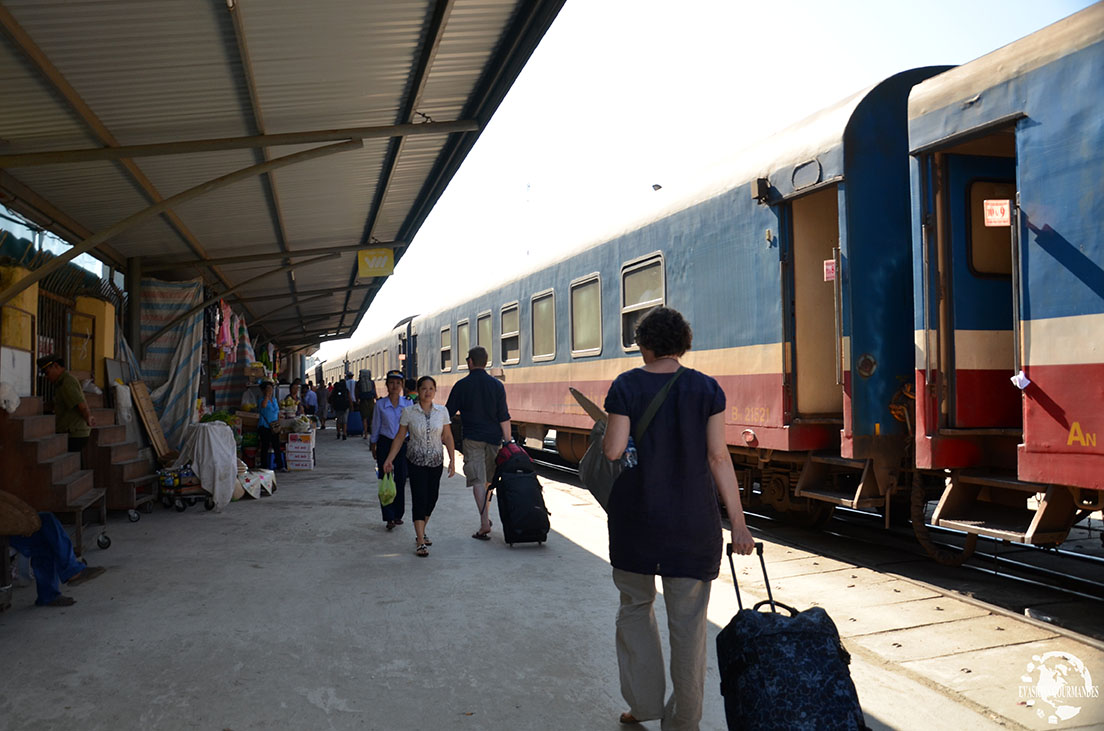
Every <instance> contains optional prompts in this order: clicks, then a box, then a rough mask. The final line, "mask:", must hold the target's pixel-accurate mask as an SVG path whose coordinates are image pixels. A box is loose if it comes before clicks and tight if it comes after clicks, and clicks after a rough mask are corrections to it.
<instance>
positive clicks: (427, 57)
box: [0, 0, 476, 325]
mask: <svg viewBox="0 0 1104 731" xmlns="http://www.w3.org/2000/svg"><path fill="white" fill-rule="evenodd" d="M453 4H454V0H437V2H435V3H434V6H433V14H432V15H431V16H430V18H429V24H428V25H427V27H426V36H425V37H426V43H425V45H424V46H422V52H421V54H420V55H419V56H418V65H417V66H416V67H415V69H414V75H413V77H412V83H411V85H410V90H409V93H407V95H406V99H405V100H403V106H402V108H401V109H400V110H399V115H398V123H399V125H403V124H406V123H409V122H410V120H411V119H412V118H413V116H414V112H415V110H416V109H417V108H418V102H419V101H420V100H421V98H422V93H423V92H424V91H425V85H426V82H427V81H428V80H429V70H430V69H431V68H432V67H433V59H434V58H436V57H437V49H438V48H439V47H440V46H441V38H442V37H444V34H445V26H446V25H448V19H449V16H450V15H451V14H452V7H453ZM456 131H457V132H474V131H476V130H456ZM403 143H404V138H402V137H399V138H397V139H393V140H391V144H390V149H389V150H388V151H387V158H386V159H385V161H384V163H383V170H382V171H381V172H380V179H379V183H377V184H376V193H375V195H374V196H372V206H371V208H369V209H368V220H367V221H366V222H365V226H364V234H363V236H362V241H364V242H368V241H370V240H371V238H372V230H373V229H374V228H375V227H376V220H377V219H378V218H379V214H380V211H381V210H383V202H384V200H386V198H387V193H388V190H389V189H390V188H391V181H392V179H394V177H395V168H396V167H397V166H398V163H399V156H400V155H402V148H403ZM0 165H2V163H0ZM356 276H357V270H356V267H354V268H353V273H352V276H351V277H350V282H349V283H350V284H352V283H353V282H354V281H356ZM351 296H352V293H349V294H347V295H345V308H346V309H348V308H349V300H350V298H351ZM364 309H367V307H365V308H364ZM355 319H356V320H357V322H359V321H360V318H359V317H357V318H355ZM340 324H341V325H344V324H345V317H344V315H343V316H342V317H341V323H340Z"/></svg>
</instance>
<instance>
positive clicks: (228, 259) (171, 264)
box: [143, 241, 406, 291]
mask: <svg viewBox="0 0 1104 731" xmlns="http://www.w3.org/2000/svg"><path fill="white" fill-rule="evenodd" d="M372 246H373V247H380V248H392V249H397V248H399V247H401V246H406V244H405V243H404V242H401V241H390V242H386V243H382V244H372ZM363 248H365V245H364V244H346V245H344V246H324V247H321V248H318V249H300V250H297V251H282V252H269V253H267V254H242V255H240V256H223V257H215V258H211V259H175V260H167V261H157V260H150V259H144V260H143V264H144V266H145V267H146V269H148V270H150V271H160V270H164V269H177V268H179V267H204V266H207V265H209V264H249V263H251V262H255V261H267V260H270V259H291V258H294V257H304V256H316V255H318V254H347V253H349V252H353V251H360V250H361V249H363ZM331 291H335V290H331Z"/></svg>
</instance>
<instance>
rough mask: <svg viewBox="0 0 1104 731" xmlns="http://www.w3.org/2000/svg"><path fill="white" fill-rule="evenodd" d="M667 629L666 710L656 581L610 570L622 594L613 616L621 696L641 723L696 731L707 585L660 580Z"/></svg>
mask: <svg viewBox="0 0 1104 731" xmlns="http://www.w3.org/2000/svg"><path fill="white" fill-rule="evenodd" d="M662 581H663V602H664V605H665V606H666V608H667V629H668V632H669V634H670V638H671V684H672V686H674V687H673V689H672V692H671V697H670V698H669V699H668V700H667V702H666V704H665V703H664V701H663V698H664V695H665V694H666V678H665V677H664V672H663V647H662V645H661V643H660V639H659V628H658V627H657V626H656V620H655V611H654V609H653V604H654V602H655V595H656V582H655V576H653V575H651V574H636V573H632V572H630V571H622V570H620V569H614V570H613V583H614V584H615V585H616V586H617V588H618V589H619V590H620V592H621V607H620V609H619V610H618V611H617V664H618V665H619V667H620V669H621V695H623V696H624V697H625V700H626V701H627V702H628V704H629V712H630V713H631V714H632V715H633V716H635V717H636V718H637V719H639V720H641V721H650V720H652V719H656V718H659V719H662V721H661V723H660V728H661V729H664V731H696V730H697V728H698V723H699V722H700V721H701V715H702V698H703V694H704V692H705V669H706V662H707V655H706V608H707V607H708V606H709V588H710V582H708V581H699V580H697V579H687V578H679V579H673V578H665V577H663V578H662Z"/></svg>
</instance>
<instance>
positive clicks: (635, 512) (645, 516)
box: [603, 307, 754, 731]
mask: <svg viewBox="0 0 1104 731" xmlns="http://www.w3.org/2000/svg"><path fill="white" fill-rule="evenodd" d="M692 338H693V333H692V331H691V329H690V325H689V323H687V322H686V320H685V319H684V318H683V316H682V315H681V314H680V313H679V312H677V311H676V310H673V309H670V308H667V307H657V308H655V309H653V310H652V311H651V312H649V313H648V314H647V315H646V316H645V317H644V318H643V319H642V320H641V321H640V323H639V324H638V325H637V328H636V343H637V345H639V346H640V354H641V356H643V359H644V366H643V367H642V368H635V369H633V370H631V371H626V372H625V373H622V374H621V375H620V376H618V377H617V379H616V380H615V381H614V382H613V385H612V386H611V387H610V390H609V393H608V394H607V396H606V403H605V407H606V411H607V412H609V422H608V426H607V429H606V436H605V441H604V442H603V452H604V453H605V456H606V457H607V458H608V459H610V460H618V459H623V457H624V458H625V459H623V464H625V465H626V466H627V467H628V468H627V469H624V470H623V471H622V472H621V474H620V476H618V478H617V481H616V482H615V483H614V485H613V490H612V492H611V493H610V500H609V553H610V563H611V564H612V565H613V582H614V584H615V585H616V586H617V588H618V590H619V591H620V592H621V606H620V609H619V610H618V613H617V661H618V665H619V667H620V670H621V693H622V695H623V696H624V698H625V700H626V701H627V702H628V704H629V710H628V711H627V712H625V713H622V714H621V722H622V723H625V724H632V723H638V722H641V721H649V720H652V719H661V722H660V728H661V729H664V730H665V731H675V730H679V731H692V730H695V729H697V728H698V724H699V722H700V721H701V715H702V698H703V694H704V688H705V672H706V663H707V654H706V608H707V607H708V604H709V588H710V582H712V581H713V579H715V578H717V574H718V571H719V567H720V562H721V544H722V534H721V517H720V512H719V510H718V508H717V493H718V492H719V493H720V496H721V500H722V501H723V502H724V505H725V510H726V511H727V512H728V516H729V519H730V521H731V523H732V543H733V544H734V545H735V548H736V551H738V552H739V553H741V554H750V553H751V552H752V550H753V548H754V541H753V539H752V537H751V533H750V532H749V531H748V529H747V526H746V525H745V523H744V512H743V508H742V506H741V505H740V494H739V488H738V487H737V483H736V473H735V470H734V469H733V467H732V458H731V457H730V456H729V453H728V447H727V445H726V444H725V437H724V411H725V395H724V392H723V391H722V390H721V387H720V386H719V385H718V384H717V382H716V381H715V380H714V379H713V378H710V377H709V376H707V375H705V374H704V373H700V372H698V371H695V370H692V369H687V368H684V367H682V365H681V364H680V363H679V358H680V357H681V356H682V355H683V354H684V353H685V352H686V351H687V350H689V349H690V344H691V340H692ZM649 411H651V412H652V414H653V417H652V419H651V421H650V422H647V423H648V424H649V426H648V429H647V430H646V431H645V432H643V433H642V434H641V435H640V440H639V442H638V443H635V442H631V441H630V433H631V431H632V429H633V428H634V426H635V425H636V424H637V423H638V422H641V421H646V420H645V418H644V416H645V413H646V412H649ZM626 452H627V453H628V454H626ZM633 464H635V466H632V465H633ZM714 485H716V487H714ZM657 575H658V576H659V577H660V578H661V579H662V581H663V600H664V603H665V605H666V608H667V626H668V629H669V630H670V640H671V648H670V650H671V684H672V686H673V688H672V693H671V696H670V698H669V699H667V700H666V702H665V699H664V696H665V694H666V687H665V686H666V680H665V678H664V671H663V648H662V646H661V643H660V637H659V630H658V628H657V627H656V620H655V612H654V608H653V603H654V601H655V594H656V576H657Z"/></svg>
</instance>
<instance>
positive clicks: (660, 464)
mask: <svg viewBox="0 0 1104 731" xmlns="http://www.w3.org/2000/svg"><path fill="white" fill-rule="evenodd" d="M672 375H673V374H671V373H649V372H648V371H645V370H643V369H641V368H636V369H634V370H631V371H627V372H625V373H622V374H621V375H620V376H618V377H617V380H615V381H614V382H613V385H612V386H610V390H609V393H608V394H607V395H606V411H608V412H609V413H611V414H621V415H623V416H628V417H629V423H630V424H631V425H632V428H634V429H635V428H636V424H637V422H638V421H639V420H640V419H641V418H642V417H643V416H644V412H645V411H646V410H647V409H648V404H650V403H651V401H652V398H653V397H654V396H655V395H656V393H658V392H659V390H660V389H661V388H663V386H664V384H666V383H667V381H668V380H670V378H671V376H672ZM724 408H725V396H724V391H722V390H721V387H720V385H718V383H717V382H716V381H715V380H713V379H712V378H710V377H709V376H707V375H705V374H704V373H700V372H698V371H695V370H693V369H689V368H688V369H686V371H685V372H684V373H683V374H682V375H681V376H679V379H678V380H677V381H675V384H674V385H673V386H672V387H671V390H670V392H668V394H667V399H666V400H665V401H664V402H663V405H662V406H660V408H659V411H657V412H656V415H655V418H654V419H653V420H652V423H651V425H650V426H649V427H648V431H646V432H645V433H644V436H643V437H642V438H641V439H640V440H638V441H637V443H636V450H637V455H638V459H639V463H638V464H637V466H636V467H634V468H632V469H628V470H624V471H622V472H621V475H620V476H619V477H618V478H617V481H616V482H615V483H614V484H613V492H612V493H611V494H610V502H609V552H610V563H611V564H613V567H614V568H617V569H621V570H622V571H632V572H635V573H638V574H658V575H660V576H670V577H688V578H694V579H699V580H702V581H711V580H713V579H715V578H717V572H718V569H719V567H720V563H721V514H720V510H719V509H718V507H717V490H716V488H715V487H714V485H713V478H712V476H711V475H710V472H709V461H708V448H707V445H706V422H707V421H708V420H709V417H710V416H712V415H713V414H717V413H720V412H722V411H724ZM630 433H631V432H630Z"/></svg>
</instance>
